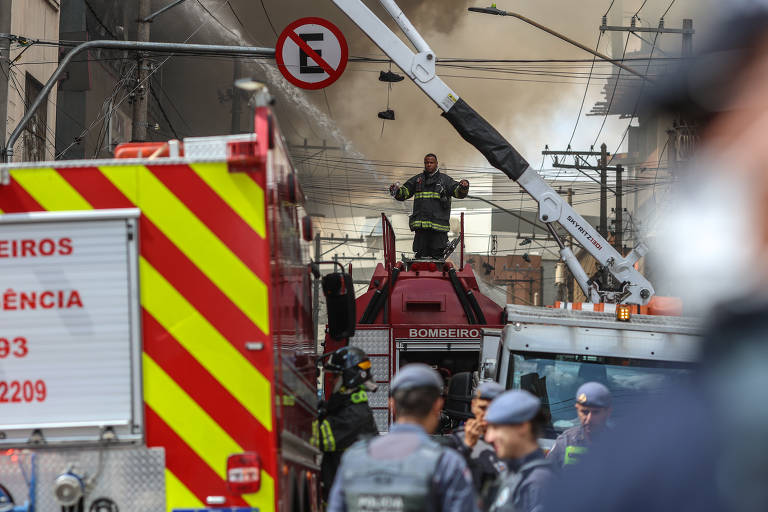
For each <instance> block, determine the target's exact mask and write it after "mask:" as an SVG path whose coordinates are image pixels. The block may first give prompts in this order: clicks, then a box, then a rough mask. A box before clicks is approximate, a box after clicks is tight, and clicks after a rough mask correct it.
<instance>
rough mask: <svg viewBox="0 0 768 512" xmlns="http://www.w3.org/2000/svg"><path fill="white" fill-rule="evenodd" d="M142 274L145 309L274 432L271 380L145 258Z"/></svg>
mask: <svg viewBox="0 0 768 512" xmlns="http://www.w3.org/2000/svg"><path fill="white" fill-rule="evenodd" d="M139 274H140V275H141V304H142V305H143V306H144V308H145V309H146V310H147V311H148V312H149V313H150V314H151V315H152V316H153V317H155V319H156V320H157V321H158V322H160V324H161V325H162V326H163V327H164V328H165V330H166V331H168V332H169V333H170V334H171V335H172V336H173V337H174V338H175V339H176V340H177V341H178V342H179V343H181V345H182V346H183V347H184V348H185V349H187V351H188V352H189V353H190V354H192V356H193V357H194V358H195V359H197V361H198V362H199V363H200V364H201V365H203V366H204V367H205V369H206V370H208V371H209V372H210V373H211V375H213V376H214V377H215V378H216V380H218V381H219V382H220V383H221V385H222V386H224V387H225V388H226V389H227V391H229V392H230V393H232V396H234V397H235V398H236V399H237V400H238V401H239V402H240V403H241V404H243V406H244V407H245V408H246V409H248V411H250V413H251V414H253V415H254V416H255V417H256V419H258V420H259V421H260V422H261V424H262V425H264V427H265V428H266V429H267V430H270V431H271V430H272V400H271V396H272V388H271V384H270V382H269V380H268V379H267V378H266V377H264V375H262V374H261V372H259V371H258V370H257V369H256V368H254V366H253V365H252V364H251V363H250V362H248V360H247V359H246V358H245V357H244V356H243V355H242V354H241V353H240V352H238V351H237V349H235V348H234V347H233V346H232V344H231V343H230V342H229V341H227V340H226V338H224V336H222V335H221V333H219V331H217V330H216V329H215V328H214V327H213V326H212V325H211V324H210V323H209V322H208V321H207V320H206V319H205V317H203V315H201V314H200V313H199V312H198V311H197V310H196V309H195V308H194V307H193V306H192V305H191V304H190V303H189V302H188V301H187V300H186V299H185V298H184V296H182V295H181V294H180V293H179V292H178V291H176V289H175V288H174V287H173V286H171V284H170V283H169V282H168V281H167V280H166V279H165V278H164V277H163V276H162V275H161V274H160V273H159V272H158V271H157V270H155V268H154V267H153V266H152V265H151V264H150V263H149V262H148V261H147V260H145V259H144V258H143V257H142V258H141V259H140V260H139ZM264 307H265V308H266V305H264ZM180 371H183V370H180Z"/></svg>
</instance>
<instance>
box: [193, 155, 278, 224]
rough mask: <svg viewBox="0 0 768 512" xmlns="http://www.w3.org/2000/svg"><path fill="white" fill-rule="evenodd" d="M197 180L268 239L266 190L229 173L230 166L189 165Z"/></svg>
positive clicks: (242, 176)
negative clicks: (265, 204) (265, 203)
mask: <svg viewBox="0 0 768 512" xmlns="http://www.w3.org/2000/svg"><path fill="white" fill-rule="evenodd" d="M189 166H190V167H191V168H192V170H194V171H195V172H196V173H197V175H198V176H200V178H201V179H202V180H203V181H204V182H205V183H206V184H207V185H208V186H209V187H211V189H213V191H214V192H216V194H218V195H219V197H221V198H222V199H223V200H224V201H225V202H226V203H227V204H229V206H230V207H232V209H233V210H234V211H235V212H236V213H237V214H238V215H239V216H240V217H241V218H242V219H243V220H244V221H245V222H246V223H247V224H248V225H249V226H251V228H252V229H253V230H254V231H256V232H257V233H258V234H259V235H260V236H261V237H262V238H266V236H267V228H266V222H265V220H264V219H265V217H266V210H265V209H264V190H263V189H262V188H261V187H260V186H259V185H258V183H256V182H255V181H253V179H252V178H251V177H250V176H248V175H247V174H246V173H242V172H229V169H227V164H224V163H209V164H190V165H189Z"/></svg>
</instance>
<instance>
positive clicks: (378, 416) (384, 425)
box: [373, 409, 389, 432]
mask: <svg viewBox="0 0 768 512" xmlns="http://www.w3.org/2000/svg"><path fill="white" fill-rule="evenodd" d="M373 419H374V420H376V426H377V427H379V432H388V431H389V411H388V410H387V409H374V410H373Z"/></svg>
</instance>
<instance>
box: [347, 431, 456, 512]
mask: <svg viewBox="0 0 768 512" xmlns="http://www.w3.org/2000/svg"><path fill="white" fill-rule="evenodd" d="M390 435H391V434H390ZM382 441H384V440H383V439H381V440H380V441H379V442H382ZM370 443H371V440H367V441H361V442H358V443H356V444H354V445H352V446H351V447H350V448H349V449H348V450H347V453H346V454H345V455H344V464H343V465H342V472H343V474H342V479H343V480H342V485H343V489H344V495H345V501H346V504H347V510H348V511H349V512H422V511H438V510H439V507H438V505H437V503H438V500H437V499H436V496H434V494H435V493H434V490H433V484H432V481H433V477H434V474H435V470H436V468H437V464H438V462H439V461H440V457H441V456H442V454H443V448H442V447H440V446H439V445H437V444H436V443H434V442H432V441H427V442H424V443H421V445H420V446H418V448H416V449H415V450H414V451H413V452H411V453H410V454H408V455H406V456H404V457H402V458H399V459H381V458H373V457H372V456H371V454H370V450H369V446H370Z"/></svg>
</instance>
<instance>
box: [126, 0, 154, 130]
mask: <svg viewBox="0 0 768 512" xmlns="http://www.w3.org/2000/svg"><path fill="white" fill-rule="evenodd" d="M151 9H152V5H151V3H150V0H139V17H138V19H137V20H136V24H137V26H136V40H137V41H139V42H147V41H149V24H150V21H146V18H147V17H149V15H150V14H151V13H152V11H151ZM148 68H149V60H148V59H147V57H146V54H145V53H142V52H139V58H138V61H137V67H136V88H135V89H134V96H133V126H132V128H131V140H133V141H134V142H143V141H145V140H147V105H148V102H149V96H148V95H147V91H148V90H149V84H148V83H145V81H146V80H147V77H148V76H149V69H148Z"/></svg>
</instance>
